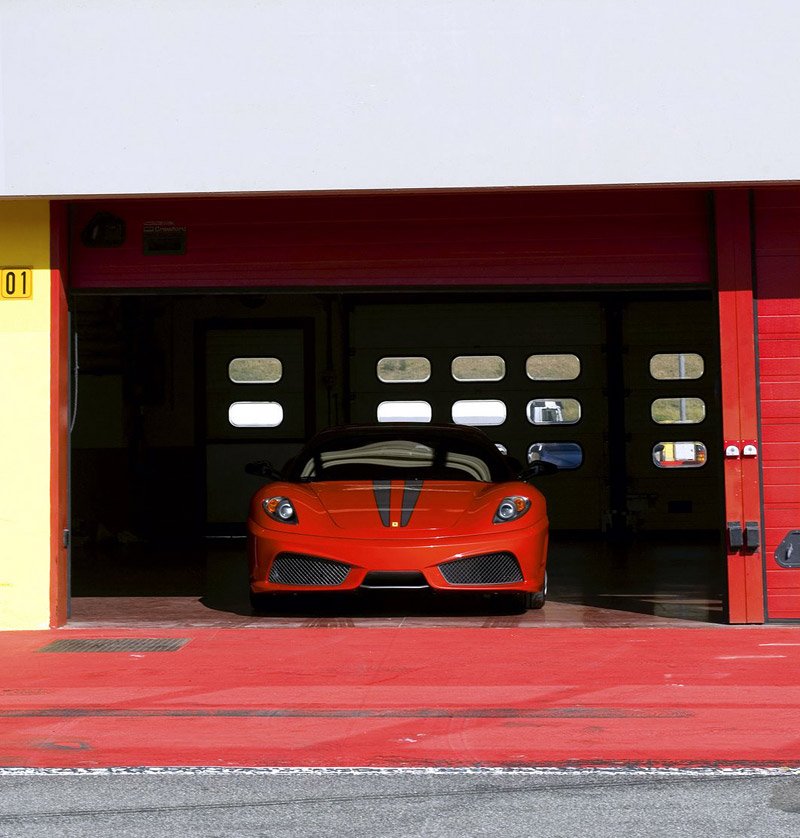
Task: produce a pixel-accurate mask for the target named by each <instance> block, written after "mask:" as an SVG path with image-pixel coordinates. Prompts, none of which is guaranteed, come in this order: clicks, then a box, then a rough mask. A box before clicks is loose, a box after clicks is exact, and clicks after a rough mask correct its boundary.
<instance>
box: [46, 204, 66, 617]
mask: <svg viewBox="0 0 800 838" xmlns="http://www.w3.org/2000/svg"><path fill="white" fill-rule="evenodd" d="M66 230H67V214H66V208H65V207H63V206H61V205H59V204H56V203H53V204H51V207H50V242H51V246H50V251H51V252H50V625H51V626H53V627H56V626H60V625H63V624H64V623H66V621H67V597H68V590H67V584H68V583H67V577H68V569H67V565H68V551H67V547H66V545H65V543H64V537H63V534H64V532H65V531H66V530H67V529H68V527H69V517H68V501H67V486H68V475H67V470H68V467H69V466H68V462H67V458H68V454H67V452H68V450H69V433H68V429H67V426H68V424H69V418H68V414H69V406H68V399H69V383H68V382H69V369H68V364H69V319H68V312H67V298H66V293H65V287H64V271H63V268H64V266H65V265H66V264H67V246H68V243H67V236H66Z"/></svg>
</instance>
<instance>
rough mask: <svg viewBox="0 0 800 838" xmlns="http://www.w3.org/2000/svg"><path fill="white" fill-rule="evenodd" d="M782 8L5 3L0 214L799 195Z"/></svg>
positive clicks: (780, 2) (792, 66)
mask: <svg viewBox="0 0 800 838" xmlns="http://www.w3.org/2000/svg"><path fill="white" fill-rule="evenodd" d="M799 31H800V3H797V0H224V2H222V0H81V2H78V0H49V1H48V0H0V73H1V74H2V78H0V83H1V88H0V89H2V101H1V102H0V105H2V121H1V122H0V145H1V146H2V155H0V195H8V196H14V195H86V194H136V193H180V192H235V191H247V192H259V191H273V190H321V189H387V188H426V187H482V186H506V185H513V186H545V185H569V184H624V183H669V182H720V181H762V180H794V179H800V143H798V137H797V134H798V130H799V129H800V107H798V102H800V90H798V87H800V48H798V32H799Z"/></svg>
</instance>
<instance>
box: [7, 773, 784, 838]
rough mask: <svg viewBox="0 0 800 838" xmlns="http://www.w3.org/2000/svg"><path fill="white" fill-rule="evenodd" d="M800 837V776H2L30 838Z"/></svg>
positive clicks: (18, 832) (20, 830)
mask: <svg viewBox="0 0 800 838" xmlns="http://www.w3.org/2000/svg"><path fill="white" fill-rule="evenodd" d="M331 835H335V836H337V838H350V836H381V837H382V836H385V837H386V838H401V836H403V838H405V836H426V838H451V836H452V838H464V836H503V837H504V838H516V836H519V838H528V836H536V838H579V836H591V838H628V836H631V838H632V837H633V836H648V838H654V837H656V838H657V837H658V836H670V838H675V836H702V838H717V836H719V838H732V836H735V838H751V836H752V838H756V836H757V838H762V836H763V837H764V838H767V836H769V837H770V838H775V837H776V836H780V838H794V836H800V773H798V772H796V771H795V772H793V773H788V772H787V773H779V774H778V775H777V776H753V775H752V773H750V774H745V775H736V776H730V775H724V774H709V775H707V776H693V775H688V774H680V773H676V774H673V775H670V776H664V775H653V774H648V773H646V772H644V773H643V772H631V773H627V774H609V773H606V772H595V773H570V772H566V773H565V772H553V773H549V774H548V773H544V774H513V773H474V774H464V773H457V774H429V773H423V772H417V773H399V774H398V773H391V774H380V773H376V772H370V773H366V774H353V775H348V774H330V773H320V772H308V773H300V774H278V775H271V774H264V773H261V774H246V773H234V774H227V775H225V774H223V775H219V774H203V773H200V774H170V773H166V774H160V775H151V774H136V773H126V774H120V775H110V776H109V775H99V776H98V775H83V776H80V775H79V776H75V775H66V776H65V775H51V776H41V775H34V776H25V775H12V776H0V836H3V838H5V837H6V836H8V837H9V838H11V837H12V836H13V837H14V838H16V836H25V838H40V836H41V838H44V836H47V838H73V836H74V838H86V836H114V837H115V838H128V837H129V836H130V838H138V836H142V838H144V836H147V838H162V836H164V838H167V837H168V838H176V837H177V836H191V838H222V836H225V838H235V836H248V838H260V836H269V838H281V836H303V838H310V837H313V836H326V838H327V836H331Z"/></svg>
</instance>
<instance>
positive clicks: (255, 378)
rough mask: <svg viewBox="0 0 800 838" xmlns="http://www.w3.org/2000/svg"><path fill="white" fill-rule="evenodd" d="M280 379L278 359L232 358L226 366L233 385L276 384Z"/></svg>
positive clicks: (281, 375)
mask: <svg viewBox="0 0 800 838" xmlns="http://www.w3.org/2000/svg"><path fill="white" fill-rule="evenodd" d="M282 377H283V364H282V363H281V361H280V359H279V358H234V359H233V360H232V361H231V362H230V363H229V364H228V378H230V380H231V381H232V382H233V383H234V384H277V383H278V382H279V381H280V380H281V378H282Z"/></svg>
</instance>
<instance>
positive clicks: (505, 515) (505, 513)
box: [492, 495, 531, 524]
mask: <svg viewBox="0 0 800 838" xmlns="http://www.w3.org/2000/svg"><path fill="white" fill-rule="evenodd" d="M530 508H531V501H530V498H526V497H524V496H523V495H512V496H511V497H508V498H503V500H501V501H500V503H499V504H498V506H497V511H496V512H495V513H494V520H493V521H492V523H493V524H504V523H505V522H506V521H516V520H517V518H521V517H522V516H523V515H524V514H525V513H526V512H527V511H528V510H529V509H530Z"/></svg>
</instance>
